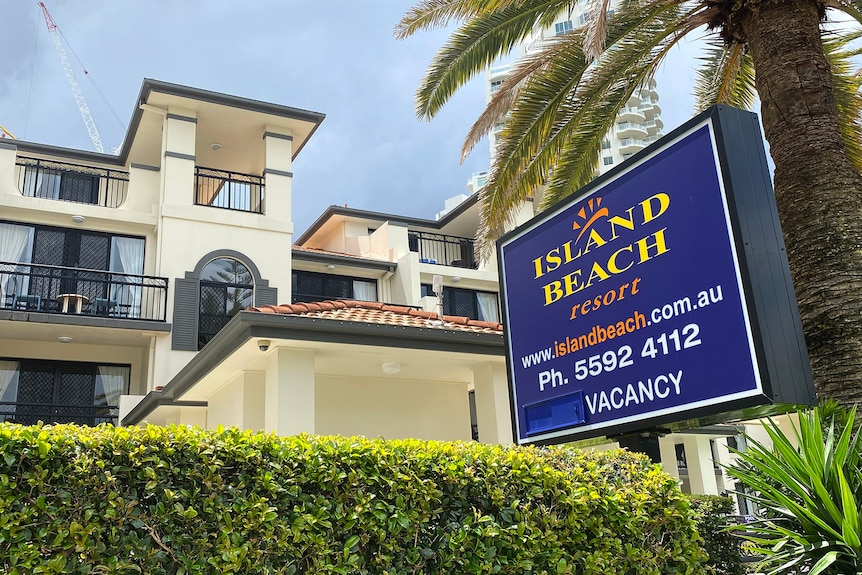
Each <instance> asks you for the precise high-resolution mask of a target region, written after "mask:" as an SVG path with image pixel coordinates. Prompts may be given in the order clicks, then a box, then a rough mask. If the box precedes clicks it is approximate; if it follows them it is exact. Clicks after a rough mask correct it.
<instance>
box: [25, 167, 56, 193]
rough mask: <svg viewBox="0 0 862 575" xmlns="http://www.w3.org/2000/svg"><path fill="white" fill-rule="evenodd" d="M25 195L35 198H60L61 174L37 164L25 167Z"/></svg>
mask: <svg viewBox="0 0 862 575" xmlns="http://www.w3.org/2000/svg"><path fill="white" fill-rule="evenodd" d="M23 192H24V195H25V196H30V197H35V198H48V199H49V200H59V199H60V174H58V173H56V172H53V171H50V170H45V169H44V168H43V169H38V168H37V167H36V166H27V167H26V168H24V190H23Z"/></svg>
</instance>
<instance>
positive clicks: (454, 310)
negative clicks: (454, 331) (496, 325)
mask: <svg viewBox="0 0 862 575" xmlns="http://www.w3.org/2000/svg"><path fill="white" fill-rule="evenodd" d="M421 294H422V297H426V296H433V297H436V295H435V294H434V290H433V289H432V286H431V284H422V289H421ZM443 313H444V314H446V315H460V316H463V317H469V318H471V319H478V320H482V321H500V307H499V305H498V303H497V294H496V293H494V292H486V291H478V290H471V289H463V288H453V287H444V288H443Z"/></svg>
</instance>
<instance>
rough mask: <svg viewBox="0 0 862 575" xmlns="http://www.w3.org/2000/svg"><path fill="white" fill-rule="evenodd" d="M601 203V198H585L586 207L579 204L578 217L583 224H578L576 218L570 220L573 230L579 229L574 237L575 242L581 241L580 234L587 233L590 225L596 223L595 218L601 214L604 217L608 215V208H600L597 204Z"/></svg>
mask: <svg viewBox="0 0 862 575" xmlns="http://www.w3.org/2000/svg"><path fill="white" fill-rule="evenodd" d="M601 205H602V199H601V198H590V199H589V200H587V205H586V207H585V206H581V209H580V210H578V218H580V219H581V220H582V221H583V224H579V223H578V220H575V221H574V222H572V229H573V230H581V231H580V232H578V237H577V238H576V239H575V244H577V243H578V242H579V241H581V236H583V235H584V234H585V233H587V231H588V230H589V229H590V226H592V225H593V224H594V223H596V220H598V219H599V218H601V217H602V216H604V217H606V218H607V217H608V209H607V208H600V207H599V206H601ZM586 208H589V217H587V210H586Z"/></svg>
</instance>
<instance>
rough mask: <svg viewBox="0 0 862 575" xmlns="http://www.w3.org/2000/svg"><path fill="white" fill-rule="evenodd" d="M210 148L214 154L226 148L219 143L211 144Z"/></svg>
mask: <svg viewBox="0 0 862 575" xmlns="http://www.w3.org/2000/svg"><path fill="white" fill-rule="evenodd" d="M210 148H212V151H213V152H218V151H219V150H221V149H222V148H224V146H222V145H221V144H219V143H218V142H213V143H212V144H210Z"/></svg>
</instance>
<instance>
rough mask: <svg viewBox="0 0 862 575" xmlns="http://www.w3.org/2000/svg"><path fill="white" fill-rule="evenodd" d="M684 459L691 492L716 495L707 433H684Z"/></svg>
mask: <svg viewBox="0 0 862 575" xmlns="http://www.w3.org/2000/svg"><path fill="white" fill-rule="evenodd" d="M682 443H683V446H684V447H685V461H686V464H687V465H688V480H689V485H690V486H691V492H692V493H698V494H704V495H718V484H717V483H716V481H715V469H714V467H713V462H712V449H711V448H710V446H709V436H708V435H685V436H683V440H682Z"/></svg>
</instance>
